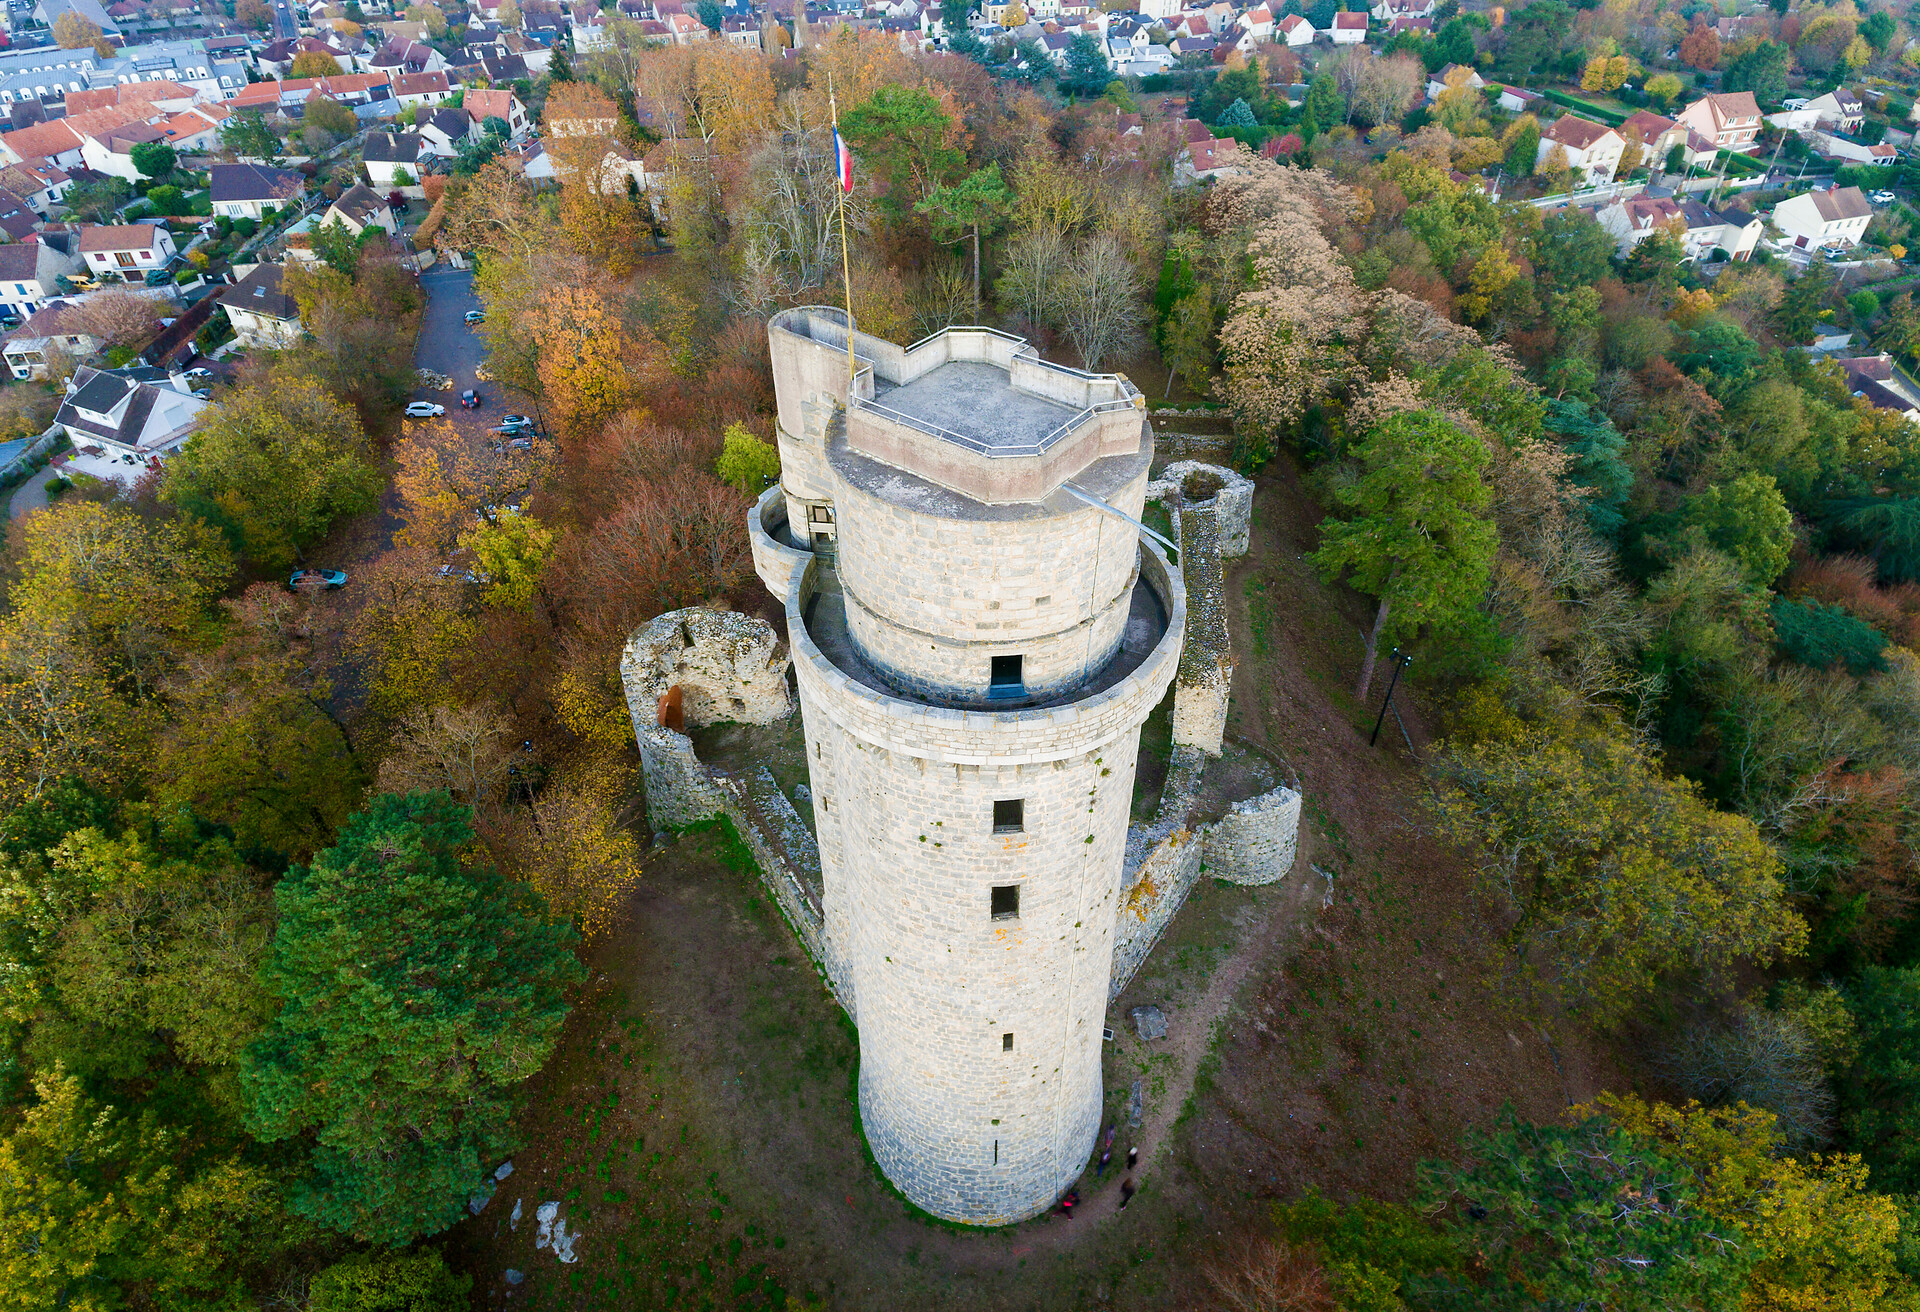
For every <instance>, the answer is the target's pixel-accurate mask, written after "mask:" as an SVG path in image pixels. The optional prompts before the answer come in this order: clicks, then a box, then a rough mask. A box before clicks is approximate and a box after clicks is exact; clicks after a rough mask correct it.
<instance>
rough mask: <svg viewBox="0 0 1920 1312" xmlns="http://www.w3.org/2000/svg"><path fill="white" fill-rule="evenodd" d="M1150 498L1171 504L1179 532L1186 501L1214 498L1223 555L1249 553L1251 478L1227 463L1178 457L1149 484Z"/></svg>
mask: <svg viewBox="0 0 1920 1312" xmlns="http://www.w3.org/2000/svg"><path fill="white" fill-rule="evenodd" d="M1147 499H1148V500H1149V501H1158V502H1160V503H1161V504H1162V505H1165V506H1166V507H1167V508H1168V510H1169V511H1170V512H1171V513H1172V515H1173V522H1174V527H1175V531H1176V533H1177V532H1178V530H1179V524H1180V509H1181V505H1182V504H1183V503H1184V504H1189V505H1199V504H1202V503H1204V502H1206V501H1212V502H1213V503H1214V513H1215V514H1216V515H1217V516H1218V520H1219V540H1220V556H1221V558H1222V559H1223V560H1238V559H1239V558H1240V557H1242V556H1244V555H1246V554H1247V550H1248V547H1249V546H1250V545H1251V543H1252V539H1253V480H1252V479H1250V478H1244V477H1242V476H1241V475H1239V474H1236V473H1235V472H1234V471H1233V470H1231V469H1228V468H1227V467H1226V466H1225V465H1209V464H1205V463H1202V462H1201V461H1198V460H1176V461H1174V462H1173V463H1172V464H1170V465H1168V466H1167V467H1166V468H1165V469H1162V470H1161V471H1160V476H1159V477H1158V478H1156V479H1154V480H1153V482H1152V483H1150V484H1148V485H1147Z"/></svg>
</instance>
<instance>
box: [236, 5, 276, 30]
mask: <svg viewBox="0 0 1920 1312" xmlns="http://www.w3.org/2000/svg"><path fill="white" fill-rule="evenodd" d="M233 18H234V21H235V22H237V23H239V24H240V25H241V26H242V27H250V28H252V29H253V30H254V31H256V32H264V31H266V30H267V29H268V28H270V27H272V26H273V10H272V9H271V8H270V7H269V6H268V5H267V0H234V6H233Z"/></svg>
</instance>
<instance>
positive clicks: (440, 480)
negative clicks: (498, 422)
mask: <svg viewBox="0 0 1920 1312" xmlns="http://www.w3.org/2000/svg"><path fill="white" fill-rule="evenodd" d="M550 445H551V444H550V443H548V442H547V441H546V440H545V439H544V438H530V439H527V445H526V446H525V447H522V446H519V445H515V444H512V443H508V442H502V441H499V440H497V439H495V438H494V437H493V436H492V435H490V434H487V433H485V432H482V431H479V430H477V429H475V428H473V427H472V426H461V427H456V426H455V425H453V424H451V423H449V422H447V421H446V420H444V419H427V420H416V421H410V422H408V424H407V425H406V428H405V429H404V430H403V431H402V434H401V437H400V440H399V441H398V442H396V443H395V444H394V447H393V459H394V464H395V465H396V466H397V468H396V471H395V473H394V477H393V485H394V491H395V492H396V493H398V495H399V498H400V510H399V514H400V519H401V521H402V527H401V529H400V531H399V532H397V533H395V534H394V542H395V543H397V544H398V545H400V546H402V547H419V548H424V549H426V550H429V551H435V552H445V551H449V550H451V549H452V547H453V545H454V543H455V542H456V541H458V539H459V537H460V534H461V532H462V531H464V530H465V529H466V528H467V527H468V526H469V525H470V524H471V523H472V522H473V511H474V508H475V507H476V506H486V505H494V504H500V503H504V502H507V501H509V500H511V499H512V497H513V494H514V493H516V492H518V491H519V490H520V489H522V488H525V487H527V486H529V485H530V484H532V483H534V482H535V481H537V480H538V478H539V477H540V476H541V474H542V472H543V471H544V470H545V468H546V467H547V465H548V464H549V462H550V459H551V454H552V453H551V450H550Z"/></svg>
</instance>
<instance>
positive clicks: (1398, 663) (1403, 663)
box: [1367, 647, 1413, 747]
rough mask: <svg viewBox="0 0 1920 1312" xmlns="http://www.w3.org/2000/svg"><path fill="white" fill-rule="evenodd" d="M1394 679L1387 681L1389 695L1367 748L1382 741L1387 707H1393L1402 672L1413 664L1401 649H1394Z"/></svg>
mask: <svg viewBox="0 0 1920 1312" xmlns="http://www.w3.org/2000/svg"><path fill="white" fill-rule="evenodd" d="M1393 662H1394V664H1393V677H1392V678H1390V679H1388V680H1387V695H1386V696H1385V697H1384V698H1382V699H1381V702H1380V714H1379V715H1377V716H1375V717H1374V721H1373V732H1372V733H1371V734H1369V735H1368V736H1367V746H1369V747H1372V746H1374V745H1375V744H1376V743H1378V742H1379V741H1380V726H1381V725H1382V724H1385V723H1386V720H1387V707H1389V706H1391V705H1393V690H1394V689H1395V688H1396V687H1398V686H1399V684H1400V671H1402V670H1404V669H1406V668H1407V666H1408V665H1410V664H1412V663H1413V657H1411V656H1403V655H1401V653H1400V649H1399V648H1398V647H1395V648H1394V649H1393Z"/></svg>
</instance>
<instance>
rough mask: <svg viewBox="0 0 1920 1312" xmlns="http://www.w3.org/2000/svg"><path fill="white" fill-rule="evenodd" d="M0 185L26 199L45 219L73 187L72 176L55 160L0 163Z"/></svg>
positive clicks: (33, 209)
mask: <svg viewBox="0 0 1920 1312" xmlns="http://www.w3.org/2000/svg"><path fill="white" fill-rule="evenodd" d="M0 187H5V188H6V189H7V190H8V191H10V192H12V193H13V194H14V195H16V196H18V197H19V198H20V199H21V200H24V201H25V202H26V203H27V207H28V208H29V209H31V210H32V211H33V212H34V213H35V214H38V215H39V216H40V217H41V218H43V219H44V218H46V217H47V216H48V215H49V214H50V213H52V211H53V207H54V206H56V205H58V204H59V203H60V202H61V201H62V200H63V199H64V198H65V197H66V194H67V192H68V191H70V190H71V189H72V188H73V178H72V177H71V176H69V175H68V173H67V171H66V170H65V169H63V168H61V167H59V166H58V165H56V164H55V163H54V162H53V161H52V160H47V159H30V160H25V161H23V162H21V163H19V164H6V165H0Z"/></svg>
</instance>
